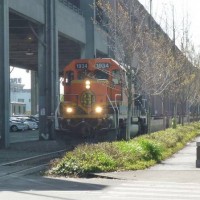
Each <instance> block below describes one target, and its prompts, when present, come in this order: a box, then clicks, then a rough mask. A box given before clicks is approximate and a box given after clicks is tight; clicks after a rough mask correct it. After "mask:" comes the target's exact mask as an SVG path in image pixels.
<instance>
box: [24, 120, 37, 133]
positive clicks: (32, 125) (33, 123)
mask: <svg viewBox="0 0 200 200" xmlns="http://www.w3.org/2000/svg"><path fill="white" fill-rule="evenodd" d="M23 123H24V124H27V125H28V129H31V130H33V129H38V124H37V122H36V121H34V120H32V119H29V118H27V119H23Z"/></svg>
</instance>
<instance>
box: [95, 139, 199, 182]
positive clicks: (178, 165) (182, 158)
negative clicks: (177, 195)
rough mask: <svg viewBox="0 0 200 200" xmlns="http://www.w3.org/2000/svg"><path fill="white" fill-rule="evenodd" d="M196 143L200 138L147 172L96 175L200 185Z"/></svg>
mask: <svg viewBox="0 0 200 200" xmlns="http://www.w3.org/2000/svg"><path fill="white" fill-rule="evenodd" d="M196 142H200V137H197V138H196V139H195V140H194V141H192V142H190V143H188V144H187V145H186V146H185V148H183V149H182V150H180V151H179V152H178V153H176V154H174V155H173V156H172V157H171V158H169V159H167V160H165V161H163V162H162V163H161V164H157V165H155V166H153V167H151V168H149V169H146V170H138V171H124V172H110V173H97V174H96V175H97V176H100V177H107V178H115V179H124V180H140V181H142V180H145V181H148V180H149V181H169V182H170V181H176V182H189V183H200V168H196Z"/></svg>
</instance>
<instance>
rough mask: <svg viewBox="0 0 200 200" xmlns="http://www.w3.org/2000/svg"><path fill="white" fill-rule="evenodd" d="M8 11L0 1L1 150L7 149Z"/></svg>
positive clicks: (5, 5)
mask: <svg viewBox="0 0 200 200" xmlns="http://www.w3.org/2000/svg"><path fill="white" fill-rule="evenodd" d="M8 25H9V9H8V2H7V0H1V1H0V27H1V28H0V44H1V45H0V91H1V98H0V134H1V146H0V147H2V148H5V147H6V148H7V147H9V144H10V141H9V139H10V138H9V114H10V111H9V110H10V87H9V86H10V66H9V27H8Z"/></svg>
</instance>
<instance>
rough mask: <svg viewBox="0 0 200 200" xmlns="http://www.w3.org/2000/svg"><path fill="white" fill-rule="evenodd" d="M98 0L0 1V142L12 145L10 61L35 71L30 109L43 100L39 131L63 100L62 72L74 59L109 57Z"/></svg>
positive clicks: (51, 132) (45, 127)
mask: <svg viewBox="0 0 200 200" xmlns="http://www.w3.org/2000/svg"><path fill="white" fill-rule="evenodd" d="M93 1H94V0H29V1H27V0H1V1H0V77H1V78H0V91H1V98H0V136H1V140H0V142H1V143H0V147H1V148H6V147H9V145H10V141H9V114H10V112H9V110H10V97H9V96H10V88H9V83H10V80H9V79H10V66H16V67H20V68H24V69H28V70H31V72H32V99H31V100H32V112H33V114H34V112H36V105H37V104H39V115H40V118H39V119H40V126H39V133H40V136H41V134H46V133H48V134H49V135H50V139H54V138H55V135H54V131H53V129H52V130H49V129H48V128H47V121H48V120H47V118H48V116H50V115H52V113H54V111H55V108H56V106H57V104H58V101H59V75H61V73H62V69H63V67H64V66H66V64H68V63H69V62H70V61H71V60H72V59H75V58H93V57H104V56H108V54H109V53H108V48H107V44H106V40H105V38H103V34H101V33H100V32H99V31H98V30H97V28H96V25H94V23H93V21H92V18H93V17H94V14H95V12H94V9H93V8H92V7H93Z"/></svg>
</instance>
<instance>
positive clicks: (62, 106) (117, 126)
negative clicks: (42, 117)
mask: <svg viewBox="0 0 200 200" xmlns="http://www.w3.org/2000/svg"><path fill="white" fill-rule="evenodd" d="M63 80H64V81H63V86H64V95H63V97H62V100H61V102H60V103H59V106H58V107H57V109H56V112H55V116H56V120H55V128H56V130H57V132H59V133H63V134H70V133H71V134H73V135H74V136H77V137H95V138H96V139H97V140H100V141H101V140H115V139H117V138H123V137H125V134H126V121H127V105H128V100H127V94H126V92H127V91H126V87H124V86H125V85H126V82H127V75H126V69H125V68H124V67H123V66H121V65H120V64H119V63H118V62H116V61H115V60H113V59H111V58H97V59H76V60H73V61H72V62H71V63H70V64H69V65H67V66H66V67H65V68H64V72H63ZM137 121H138V118H137V117H134V116H132V123H131V128H130V129H131V130H130V135H131V137H132V136H135V135H137V134H138V131H139V127H138V123H137Z"/></svg>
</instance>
